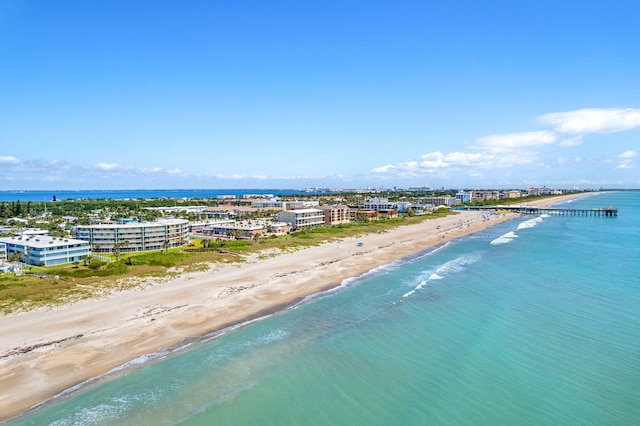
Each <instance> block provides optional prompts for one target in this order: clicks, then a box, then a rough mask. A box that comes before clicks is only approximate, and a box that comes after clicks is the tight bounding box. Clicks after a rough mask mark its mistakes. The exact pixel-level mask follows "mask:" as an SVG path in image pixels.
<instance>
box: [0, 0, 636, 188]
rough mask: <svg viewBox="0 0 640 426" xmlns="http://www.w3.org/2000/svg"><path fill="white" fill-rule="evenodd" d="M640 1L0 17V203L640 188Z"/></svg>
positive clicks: (35, 11) (285, 6)
mask: <svg viewBox="0 0 640 426" xmlns="http://www.w3.org/2000/svg"><path fill="white" fill-rule="evenodd" d="M638 22H640V2H638V1H637V0H632V1H631V0H616V1H614V2H612V1H608V0H602V1H601V0H580V1H573V0H560V1H559V0H554V1H547V0H536V1H524V0H523V1H513V0H504V1H495V0H487V1H483V2H478V1H475V0H473V1H467V0H460V1H455V0H452V1H429V0H422V1H399V2H398V1H371V0H369V1H349V0H344V1H322V2H319V1H278V2H265V1H242V0H239V1H226V2H222V1H214V0H211V1H190V0H181V1H154V2H149V1H130V0H129V1H117V0H114V1H91V0H89V1H64V0H61V1H50V2H42V1H26V0H24V1H21V0H3V1H2V2H0V190H7V189H9V190H10V189H163V188H186V189H188V188H306V187H311V186H317V187H334V188H363V187H375V188H379V187H384V188H390V187H394V186H397V187H408V186H431V187H435V188H440V187H446V188H525V187H529V186H548V187H562V188H571V187H580V188H593V187H604V188H611V187H616V188H620V187H622V188H639V187H640V78H639V76H640V55H639V54H638V46H640V25H638Z"/></svg>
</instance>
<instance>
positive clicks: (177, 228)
mask: <svg viewBox="0 0 640 426" xmlns="http://www.w3.org/2000/svg"><path fill="white" fill-rule="evenodd" d="M72 232H73V235H74V237H76V238H78V239H79V240H84V241H88V242H89V243H90V244H91V246H92V249H93V252H94V253H110V252H112V251H113V248H114V246H115V245H116V244H118V245H119V248H120V251H121V252H133V251H150V250H163V249H167V248H171V247H178V246H182V245H185V244H187V243H188V236H189V221H188V220H185V219H164V220H158V221H155V222H138V223H125V224H98V225H78V226H76V227H74V228H73V230H72Z"/></svg>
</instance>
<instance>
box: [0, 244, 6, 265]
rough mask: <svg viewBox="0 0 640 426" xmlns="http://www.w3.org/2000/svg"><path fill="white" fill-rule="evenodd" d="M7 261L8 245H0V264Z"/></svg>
mask: <svg viewBox="0 0 640 426" xmlns="http://www.w3.org/2000/svg"><path fill="white" fill-rule="evenodd" d="M5 260H7V245H6V244H5V243H0V262H4V261H5Z"/></svg>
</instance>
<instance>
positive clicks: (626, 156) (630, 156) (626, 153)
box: [618, 150, 638, 159]
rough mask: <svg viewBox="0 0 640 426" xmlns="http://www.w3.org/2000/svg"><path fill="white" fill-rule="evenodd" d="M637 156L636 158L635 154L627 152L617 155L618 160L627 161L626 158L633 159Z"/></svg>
mask: <svg viewBox="0 0 640 426" xmlns="http://www.w3.org/2000/svg"><path fill="white" fill-rule="evenodd" d="M637 156H638V153H637V152H635V151H631V150H629V151H625V152H623V153H622V154H620V155H618V158H624V159H627V158H635V157H637Z"/></svg>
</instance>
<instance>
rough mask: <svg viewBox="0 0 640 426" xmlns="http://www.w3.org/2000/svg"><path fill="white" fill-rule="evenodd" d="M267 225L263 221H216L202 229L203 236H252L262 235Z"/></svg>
mask: <svg viewBox="0 0 640 426" xmlns="http://www.w3.org/2000/svg"><path fill="white" fill-rule="evenodd" d="M266 232H267V225H266V222H264V221H242V222H236V221H232V222H230V223H229V222H227V223H223V222H218V223H210V224H208V225H206V226H205V227H204V228H203V229H202V234H203V235H204V236H210V237H215V238H244V239H248V238H254V237H255V236H260V235H264V234H265V233H266Z"/></svg>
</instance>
